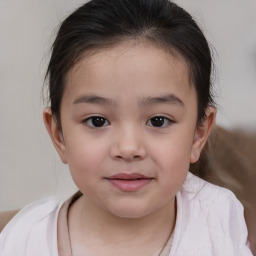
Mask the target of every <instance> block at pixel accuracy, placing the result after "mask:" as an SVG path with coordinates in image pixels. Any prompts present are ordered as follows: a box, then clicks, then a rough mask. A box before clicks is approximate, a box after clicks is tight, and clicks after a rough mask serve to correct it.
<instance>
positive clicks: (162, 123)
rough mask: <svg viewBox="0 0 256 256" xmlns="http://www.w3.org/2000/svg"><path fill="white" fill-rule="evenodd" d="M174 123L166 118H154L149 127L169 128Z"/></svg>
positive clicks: (150, 120)
mask: <svg viewBox="0 0 256 256" xmlns="http://www.w3.org/2000/svg"><path fill="white" fill-rule="evenodd" d="M171 122H172V121H171V120H170V119H168V118H166V117H164V116H154V117H152V118H150V119H149V120H148V122H147V125H149V126H153V127H166V126H168V125H169V124H170V123H171Z"/></svg>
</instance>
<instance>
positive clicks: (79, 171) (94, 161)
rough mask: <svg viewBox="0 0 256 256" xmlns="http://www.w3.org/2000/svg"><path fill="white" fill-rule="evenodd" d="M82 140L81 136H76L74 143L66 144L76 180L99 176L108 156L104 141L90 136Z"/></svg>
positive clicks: (69, 162) (71, 168) (71, 169)
mask: <svg viewBox="0 0 256 256" xmlns="http://www.w3.org/2000/svg"><path fill="white" fill-rule="evenodd" d="M81 138H82V137H81V136H74V137H73V138H72V141H69V142H67V144H66V148H67V156H68V164H69V168H70V171H71V175H72V176H73V178H74V179H76V180H77V179H79V178H82V177H88V176H95V177H96V176H99V175H100V170H101V166H102V164H103V163H104V159H105V158H106V154H107V149H106V145H104V144H103V142H102V141H97V140H95V139H92V138H90V137H89V136H86V137H84V138H83V139H81Z"/></svg>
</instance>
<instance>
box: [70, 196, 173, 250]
mask: <svg viewBox="0 0 256 256" xmlns="http://www.w3.org/2000/svg"><path fill="white" fill-rule="evenodd" d="M175 208H176V207H175V199H173V200H171V201H170V202H169V203H168V204H166V205H165V206H163V207H161V208H160V209H157V210H156V211H154V212H153V213H150V214H148V215H146V216H143V217H140V218H122V217H117V216H114V215H113V214H111V213H109V212H106V211H103V210H102V209H101V208H99V207H97V205H94V204H93V203H91V202H90V201H88V200H87V199H86V198H85V197H84V196H82V197H81V198H79V199H78V200H77V201H76V203H74V204H73V205H72V207H71V208H70V213H69V225H70V236H71V244H72V243H73V244H79V243H80V244H84V245H85V244H88V242H89V241H90V238H91V239H93V241H91V242H90V243H95V242H96V243H98V245H100V246H104V244H105V245H106V244H108V245H109V244H112V245H113V244H118V247H119V248H122V246H123V247H124V248H125V247H127V248H130V247H131V246H132V247H133V248H134V250H135V248H136V247H138V246H139V245H142V246H143V248H144V250H145V248H149V247H152V248H154V249H152V251H154V250H155V251H156V250H158V249H159V248H161V247H162V246H164V245H165V243H166V242H167V240H168V238H169V237H170V235H171V233H172V231H173V229H174V225H175V218H176V210H175ZM96 240H97V241H96ZM72 247H73V246H72ZM143 248H142V249H143ZM138 251H139V250H138ZM105 255H106V254H105ZM130 255H135V254H130ZM141 255H146V254H145V253H143V254H141ZM151 255H152V254H151Z"/></svg>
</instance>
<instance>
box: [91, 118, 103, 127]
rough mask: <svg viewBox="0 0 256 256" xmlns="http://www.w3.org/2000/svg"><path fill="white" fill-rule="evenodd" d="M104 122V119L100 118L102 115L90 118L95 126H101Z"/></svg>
mask: <svg viewBox="0 0 256 256" xmlns="http://www.w3.org/2000/svg"><path fill="white" fill-rule="evenodd" d="M104 123H105V119H104V118H102V117H93V118H92V124H93V125H94V126H95V127H101V126H103V125H104Z"/></svg>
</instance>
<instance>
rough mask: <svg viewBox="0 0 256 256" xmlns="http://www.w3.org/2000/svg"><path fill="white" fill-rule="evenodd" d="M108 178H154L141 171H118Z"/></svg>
mask: <svg viewBox="0 0 256 256" xmlns="http://www.w3.org/2000/svg"><path fill="white" fill-rule="evenodd" d="M107 179H112V180H114V179H116V180H136V179H152V177H149V176H145V175H142V174H140V173H118V174H115V175H112V176H110V177H108V178H107Z"/></svg>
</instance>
